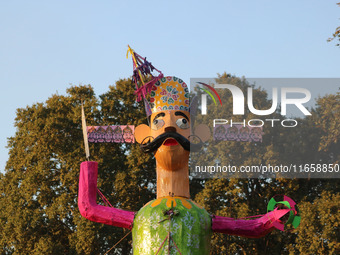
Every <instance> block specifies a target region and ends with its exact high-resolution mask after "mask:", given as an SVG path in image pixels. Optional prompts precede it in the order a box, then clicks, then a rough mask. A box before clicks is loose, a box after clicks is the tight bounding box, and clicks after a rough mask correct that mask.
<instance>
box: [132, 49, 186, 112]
mask: <svg viewBox="0 0 340 255" xmlns="http://www.w3.org/2000/svg"><path fill="white" fill-rule="evenodd" d="M129 54H131V56H132V60H133V75H132V80H133V82H134V83H135V85H136V92H135V94H136V95H137V101H140V100H141V99H142V98H143V100H144V104H145V111H146V115H147V116H150V115H151V114H152V113H154V112H159V111H164V110H181V111H189V89H188V86H187V85H186V84H185V82H183V81H182V80H181V79H179V78H177V77H174V76H173V77H171V76H167V77H163V74H162V72H161V71H159V70H157V69H156V68H155V67H154V66H153V65H152V64H151V63H150V62H148V61H146V58H143V57H141V56H140V55H138V54H137V53H136V52H135V51H133V50H132V49H131V48H130V46H128V53H127V57H128V55H129ZM154 70H155V71H157V72H158V73H159V74H158V76H155V75H153V74H152V72H153V71H154ZM150 79H151V80H150ZM146 80H149V81H148V82H147V83H145V82H144V81H146ZM148 94H150V102H148V100H147V99H146V96H147V95H148Z"/></svg>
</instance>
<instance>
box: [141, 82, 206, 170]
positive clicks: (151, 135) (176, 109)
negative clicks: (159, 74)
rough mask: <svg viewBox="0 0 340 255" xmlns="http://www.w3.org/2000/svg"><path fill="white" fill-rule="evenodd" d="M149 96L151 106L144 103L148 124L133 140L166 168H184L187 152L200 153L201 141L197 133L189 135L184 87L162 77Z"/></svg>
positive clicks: (183, 83)
mask: <svg viewBox="0 0 340 255" xmlns="http://www.w3.org/2000/svg"><path fill="white" fill-rule="evenodd" d="M150 96H151V97H150V103H148V102H147V101H146V100H144V102H145V103H146V104H148V105H147V106H146V109H149V111H148V110H147V113H148V112H149V113H150V114H149V116H148V118H149V123H150V124H149V126H148V125H144V124H142V125H140V126H138V127H137V128H136V130H135V137H136V141H137V142H138V143H140V144H141V149H142V150H143V151H144V152H146V153H147V152H153V153H154V155H155V158H156V160H157V162H158V163H159V164H161V165H162V166H163V167H164V168H165V169H169V170H172V169H177V168H180V167H182V166H184V165H185V164H186V165H187V164H188V160H189V152H190V151H198V150H200V149H201V147H202V145H203V143H202V140H204V139H201V138H200V137H199V135H197V133H198V132H199V130H195V131H197V132H195V133H196V134H194V132H192V128H191V127H192V125H191V124H192V123H191V120H190V105H189V90H188V87H187V85H186V84H185V82H183V81H182V80H181V79H179V78H177V77H171V76H168V77H163V78H162V79H160V80H158V81H157V82H156V83H155V84H154V85H153V87H152V89H151V93H150ZM195 139H196V140H195ZM194 141H195V142H194Z"/></svg>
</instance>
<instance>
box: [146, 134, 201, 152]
mask: <svg viewBox="0 0 340 255" xmlns="http://www.w3.org/2000/svg"><path fill="white" fill-rule="evenodd" d="M189 137H190V136H189ZM196 137H197V138H198V139H199V140H200V142H199V143H196V144H195V143H191V142H190V141H189V140H188V139H187V138H185V137H184V136H182V135H181V134H179V133H176V132H165V133H163V134H161V135H159V136H157V137H156V138H155V139H154V140H153V141H151V142H148V143H146V144H143V142H144V140H146V139H148V138H149V139H150V138H152V136H147V137H146V138H144V140H143V141H142V143H141V144H140V148H141V150H142V151H143V152H145V153H149V152H154V151H156V150H157V149H158V148H159V147H160V146H161V145H162V144H163V142H164V141H165V140H166V139H168V138H174V139H175V140H176V141H177V142H178V143H179V144H180V145H181V146H182V147H183V148H184V149H185V150H187V151H193V152H197V151H199V150H200V149H201V148H202V146H203V142H202V140H201V139H200V138H199V137H198V136H196Z"/></svg>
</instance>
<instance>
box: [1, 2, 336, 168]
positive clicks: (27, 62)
mask: <svg viewBox="0 0 340 255" xmlns="http://www.w3.org/2000/svg"><path fill="white" fill-rule="evenodd" d="M336 2H338V1H336V0H335V1H330V0H329V1H328V0H327V1H320V0H308V1H307V0H301V1H293V0H287V1H270V0H257V1H251V0H243V1H236V0H234V1H230V0H229V1H197V0H196V1H177V0H175V1H167V2H165V1H105V0H102V1H64V0H61V1H1V3H0V26H1V29H0V34H1V40H0V86H1V92H2V93H1V94H0V102H1V108H0V109H1V116H2V125H1V127H0V128H1V130H0V131H1V136H0V170H2V169H3V168H4V166H5V162H6V160H7V158H8V150H7V149H5V146H6V144H7V137H10V136H13V135H14V134H15V128H14V119H15V115H16V109H17V108H22V107H26V106H27V105H32V104H34V103H37V102H44V101H45V100H46V99H47V98H48V97H49V96H51V95H52V94H54V93H56V92H57V91H58V93H59V94H65V91H66V88H68V87H69V86H70V84H74V85H78V84H91V85H92V86H93V87H94V89H95V92H96V94H97V95H100V94H102V93H104V92H106V91H107V90H108V86H109V85H112V84H114V83H115V81H117V80H118V79H119V78H127V77H129V76H130V75H131V74H132V65H131V60H130V59H129V60H127V59H126V50H127V44H130V46H131V47H132V48H133V49H134V50H136V52H138V53H139V54H141V55H142V56H147V57H148V60H150V61H152V63H153V64H154V65H155V66H156V67H157V68H158V69H160V70H162V71H163V73H164V74H166V75H176V76H178V77H181V78H182V79H183V80H185V81H186V82H187V83H189V81H190V77H214V76H216V73H223V72H224V71H227V72H228V73H232V74H235V75H237V76H242V75H244V76H246V77H261V78H265V77H271V78H273V77H276V78H288V77H294V78H298V77H304V78H314V77H321V78H331V77H340V75H339V70H340V65H339V56H340V48H338V47H335V46H334V45H335V43H334V42H333V43H327V42H326V40H327V38H328V37H330V35H331V34H332V33H333V32H334V31H335V28H336V27H337V26H339V25H340V20H339V18H340V8H339V7H337V6H336ZM336 91H337V88H334V92H336ZM330 92H332V91H330ZM123 124H124V123H123Z"/></svg>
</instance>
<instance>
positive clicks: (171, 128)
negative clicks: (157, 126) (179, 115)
mask: <svg viewBox="0 0 340 255" xmlns="http://www.w3.org/2000/svg"><path fill="white" fill-rule="evenodd" d="M164 131H165V132H166V133H167V132H173V133H176V128H175V127H171V126H170V127H166V128H164Z"/></svg>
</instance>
